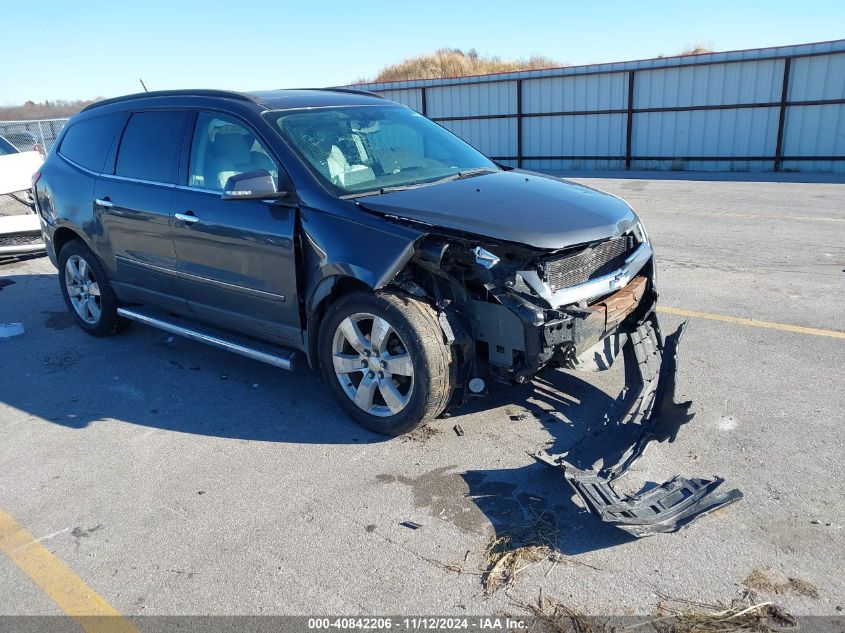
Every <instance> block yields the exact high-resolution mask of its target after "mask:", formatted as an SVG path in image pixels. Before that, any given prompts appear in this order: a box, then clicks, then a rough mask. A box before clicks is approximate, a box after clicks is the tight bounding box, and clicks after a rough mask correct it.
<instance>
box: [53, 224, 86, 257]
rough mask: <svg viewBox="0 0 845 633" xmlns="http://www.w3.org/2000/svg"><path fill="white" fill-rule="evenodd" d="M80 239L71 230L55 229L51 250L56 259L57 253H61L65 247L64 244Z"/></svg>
mask: <svg viewBox="0 0 845 633" xmlns="http://www.w3.org/2000/svg"><path fill="white" fill-rule="evenodd" d="M81 239H82V238H81V237H80V236H79V234H78V233H76V232H75V231H73V230H72V229H68V228H65V227H62V228H58V229H56V232H55V233H53V250H54V252H55V253H56V257H58V256H59V253H61V252H62V249H63V248H64V247H65V244H67V243H68V242H70V241H71V240H81Z"/></svg>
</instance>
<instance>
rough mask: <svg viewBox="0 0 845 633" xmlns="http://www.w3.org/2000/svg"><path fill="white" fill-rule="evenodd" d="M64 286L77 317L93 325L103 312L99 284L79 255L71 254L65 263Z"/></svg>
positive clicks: (89, 267)
mask: <svg viewBox="0 0 845 633" xmlns="http://www.w3.org/2000/svg"><path fill="white" fill-rule="evenodd" d="M65 287H66V288H67V295H68V298H69V299H70V303H71V305H72V306H73V309H74V310H76V314H78V315H79V318H80V319H82V320H83V321H85V322H86V323H89V324H91V325H95V324H96V323H97V322H98V321H99V320H100V315H101V314H102V312H103V309H102V303H101V298H100V286H99V284H98V283H97V279H96V278H95V277H94V271H93V270H91V266H89V265H88V262H86V261H85V260H84V259H83V258H82V257H80V256H79V255H71V256H70V257H69V258H68V260H67V263H66V264H65Z"/></svg>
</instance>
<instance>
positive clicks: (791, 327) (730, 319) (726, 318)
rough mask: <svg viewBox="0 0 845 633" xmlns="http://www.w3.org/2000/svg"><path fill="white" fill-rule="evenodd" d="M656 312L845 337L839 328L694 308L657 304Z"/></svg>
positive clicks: (832, 336) (770, 328) (800, 332)
mask: <svg viewBox="0 0 845 633" xmlns="http://www.w3.org/2000/svg"><path fill="white" fill-rule="evenodd" d="M657 311H658V312H664V313H666V314H677V315H679V316H687V317H697V318H699V319H710V320H711V321H723V322H725V323H737V324H739V325H750V326H752V327H762V328H767V329H769V330H783V331H784V332H796V333H798V334H812V335H813V336H827V337H830V338H841V339H845V332H840V331H839V330H822V329H819V328H815V327H804V326H802V325H789V324H787V323H773V322H771V321H757V320H756V319H743V318H742V317H732V316H726V315H724V314H713V313H712V312H697V311H696V310H682V309H681V308H670V307H667V306H659V307H658V308H657Z"/></svg>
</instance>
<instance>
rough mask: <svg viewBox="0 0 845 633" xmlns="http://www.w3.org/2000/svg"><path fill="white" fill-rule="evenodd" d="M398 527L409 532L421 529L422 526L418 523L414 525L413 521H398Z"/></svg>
mask: <svg viewBox="0 0 845 633" xmlns="http://www.w3.org/2000/svg"><path fill="white" fill-rule="evenodd" d="M399 525H401V526H402V527H406V528H408V529H411V530H418V529H420V528H421V527H422V525H420V524H419V523H414V522H413V521H400V522H399Z"/></svg>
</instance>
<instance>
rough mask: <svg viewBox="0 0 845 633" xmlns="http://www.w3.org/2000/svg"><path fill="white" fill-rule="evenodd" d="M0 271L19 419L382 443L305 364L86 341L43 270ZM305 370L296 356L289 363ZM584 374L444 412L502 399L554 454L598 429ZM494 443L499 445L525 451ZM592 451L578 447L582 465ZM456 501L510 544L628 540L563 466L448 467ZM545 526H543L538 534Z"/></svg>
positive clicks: (150, 333) (158, 343)
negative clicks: (583, 501)
mask: <svg viewBox="0 0 845 633" xmlns="http://www.w3.org/2000/svg"><path fill="white" fill-rule="evenodd" d="M3 272H5V271H3V270H2V269H0V276H2V278H3V279H6V280H7V282H12V283H11V284H8V285H5V287H3V288H2V289H0V322H12V321H19V322H22V323H24V326H25V328H26V333H25V334H24V335H22V336H17V337H13V338H7V339H0V354H2V355H3V357H4V358H7V359H14V368H15V371H14V373H13V374H12V375H11V376H9V375H7V376H6V377H5V379H4V380H3V381H0V402H2V403H4V404H6V405H8V406H10V407H14V408H15V409H17V410H19V411H23V412H25V413H26V414H28V415H29V416H32V417H37V418H41V419H44V420H48V421H50V422H52V423H54V424H57V425H61V426H64V427H68V428H73V429H82V428H86V427H88V426H89V425H92V424H97V423H100V422H104V421H120V422H123V423H128V424H133V425H138V426H144V427H149V428H154V429H161V430H165V431H173V432H178V433H187V434H196V435H206V436H212V437H219V438H227V439H236V440H245V441H261V442H278V443H289V444H328V445H330V444H354V443H360V444H372V443H380V442H385V441H389V440H391V439H392V438H388V437H384V436H380V435H376V434H374V433H370V432H368V431H366V430H364V429H362V428H361V427H359V426H357V425H356V424H354V423H353V422H351V421H350V420H349V419H348V418H347V417H346V416H345V415H343V414H342V412H341V411H340V410H339V409H338V407H337V405H336V404H335V403H334V402H333V401H332V399H331V398H330V397H327V394H326V391H325V387H324V386H323V385H322V384H321V381H320V379H319V377H318V375H317V373H316V372H313V371H310V370H308V369H305V370H302V371H297V372H294V373H289V372H285V371H282V370H279V369H277V368H274V367H270V366H267V365H263V364H261V363H258V362H256V361H252V360H249V359H245V358H242V357H240V356H235V355H232V354H230V353H228V352H224V351H221V350H217V349H214V348H210V347H208V346H205V345H202V344H200V343H195V342H192V341H188V340H185V339H181V338H179V337H173V336H170V335H169V334H167V333H165V332H161V331H159V330H155V329H152V328H148V327H142V326H133V327H131V328H130V329H129V330H128V331H127V332H125V333H123V334H121V335H118V336H111V337H106V338H99V339H97V338H93V337H90V336H88V335H87V334H85V333H84V332H82V331H81V330H79V328H77V326H76V324H75V322H74V320H73V318H72V317H71V315H70V314H69V313H68V311H67V310H66V308H65V305H64V303H63V301H62V299H61V296H60V294H59V292H58V288H57V285H58V282H57V280H56V275H55V274H40V272H39V273H37V274H23V275H14V274H13V275H2V273H3ZM300 361H301V362H302V366H303V367H304V366H305V360H304V358H302V359H300ZM593 378H594V377H593V376H592V375H589V374H587V375H584V374H576V373H568V372H562V371H557V370H555V371H546V372H544V373H543V374H541V375H540V376H538V377H537V378H536V379H535V380H534V381H532V382H531V383H528V384H526V385H523V386H520V387H515V388H511V387H503V388H500V389H494V390H493V391H492V393H491V394H490V395H489V396H488V397H487V398H484V399H477V400H472V401H470V403H469V404H467V405H466V406H465V407H463V408H461V409H460V410H458V411H456V412H455V414H454V416H453V417H452V418H451V419H446V420H439V421H437V423H436V425H437V426H440V427H441V428H448V427H451V426H453V424H454V423H460V420H461V418H462V417H463V416H465V415H469V414H474V413H475V414H477V413H484V412H485V411H490V410H493V409H496V408H500V407H504V408H506V409H507V410H509V411H510V410H513V411H514V413H512V414H510V415H511V418H516V419H515V420H512V422H513V423H514V424H540V425H542V426H543V428H544V429H545V430H546V431H547V432H548V445H547V446H546V448H547V449H548V450H550V451H552V452H563V451H567V450H569V449H571V448H572V447H573V446H576V445H578V444H579V443H582V441H583V440H584V438H588V437H589V436H591V435H593V434H596V433H600V432H601V433H603V432H604V431H605V430H606V429H605V422H604V416H605V413H607V411H608V410H609V409H610V408H612V406H613V404H614V398H613V397H611V396H609V395H608V394H607V392H606V391H603V390H602V389H600V388H599V387H597V386H595V384H593V382H594V380H593ZM535 448H539V447H534V446H524V447H519V446H503V447H502V450H503V451H514V450H516V451H523V450H534V449H535ZM601 457H602V455H590V454H589V453H584V455H583V456H582V457H581V459H582V461H580V462H579V465H581V466H582V467H584V468H589V467H591V466H592V464H593V462H594V461H596V460H600V458H601ZM460 476H461V477H462V478H463V479H464V481H465V483H466V485H467V492H466V497H467V498H468V499H470V500H471V501H472V502H473V503H475V504H476V505H477V507H478V509H479V510H480V511H481V512H482V513H483V514H484V515H485V516H486V517H487V518H488V519H489V521H490V523H491V524H492V526H493V528H494V529H495V530H496V533H497V534H508V535H510V536H511V537H512V538H513V540H514V543H515V544H519V543H530V542H537V540H538V536H537V535H538V534H545V535H546V536H543V537H541V540H542V539H547V540H548V541H549V543H550V544H552V545H554V546H555V547H558V548H559V549H560V550H561V551H562V552H565V553H567V554H575V553H579V552H583V551H590V550H592V549H599V548H603V547H608V546H611V545H616V544H619V543H622V542H625V541H626V540H628V538H627V536H626V535H625V534H624V533H623V532H621V531H620V530H616V529H614V528H611V527H608V526H605V525H604V524H602V523H601V522H600V521H599V520H598V519H596V518H595V517H593V516H592V515H589V514H588V513H586V511H584V510H583V509H581V508H580V507H578V506H576V505H575V504H574V503H573V502H572V501H571V498H572V493H571V490H570V488H569V486H568V485H567V484H566V482H565V480H564V478H563V475H562V474H561V473H560V472H558V471H556V470H555V469H553V468H549V467H548V466H545V465H542V464H539V463H532V464H530V465H528V466H525V467H522V468H516V469H496V468H491V469H484V470H471V471H467V472H465V473H462V474H461V475H460ZM552 532H553V533H554V534H552Z"/></svg>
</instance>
